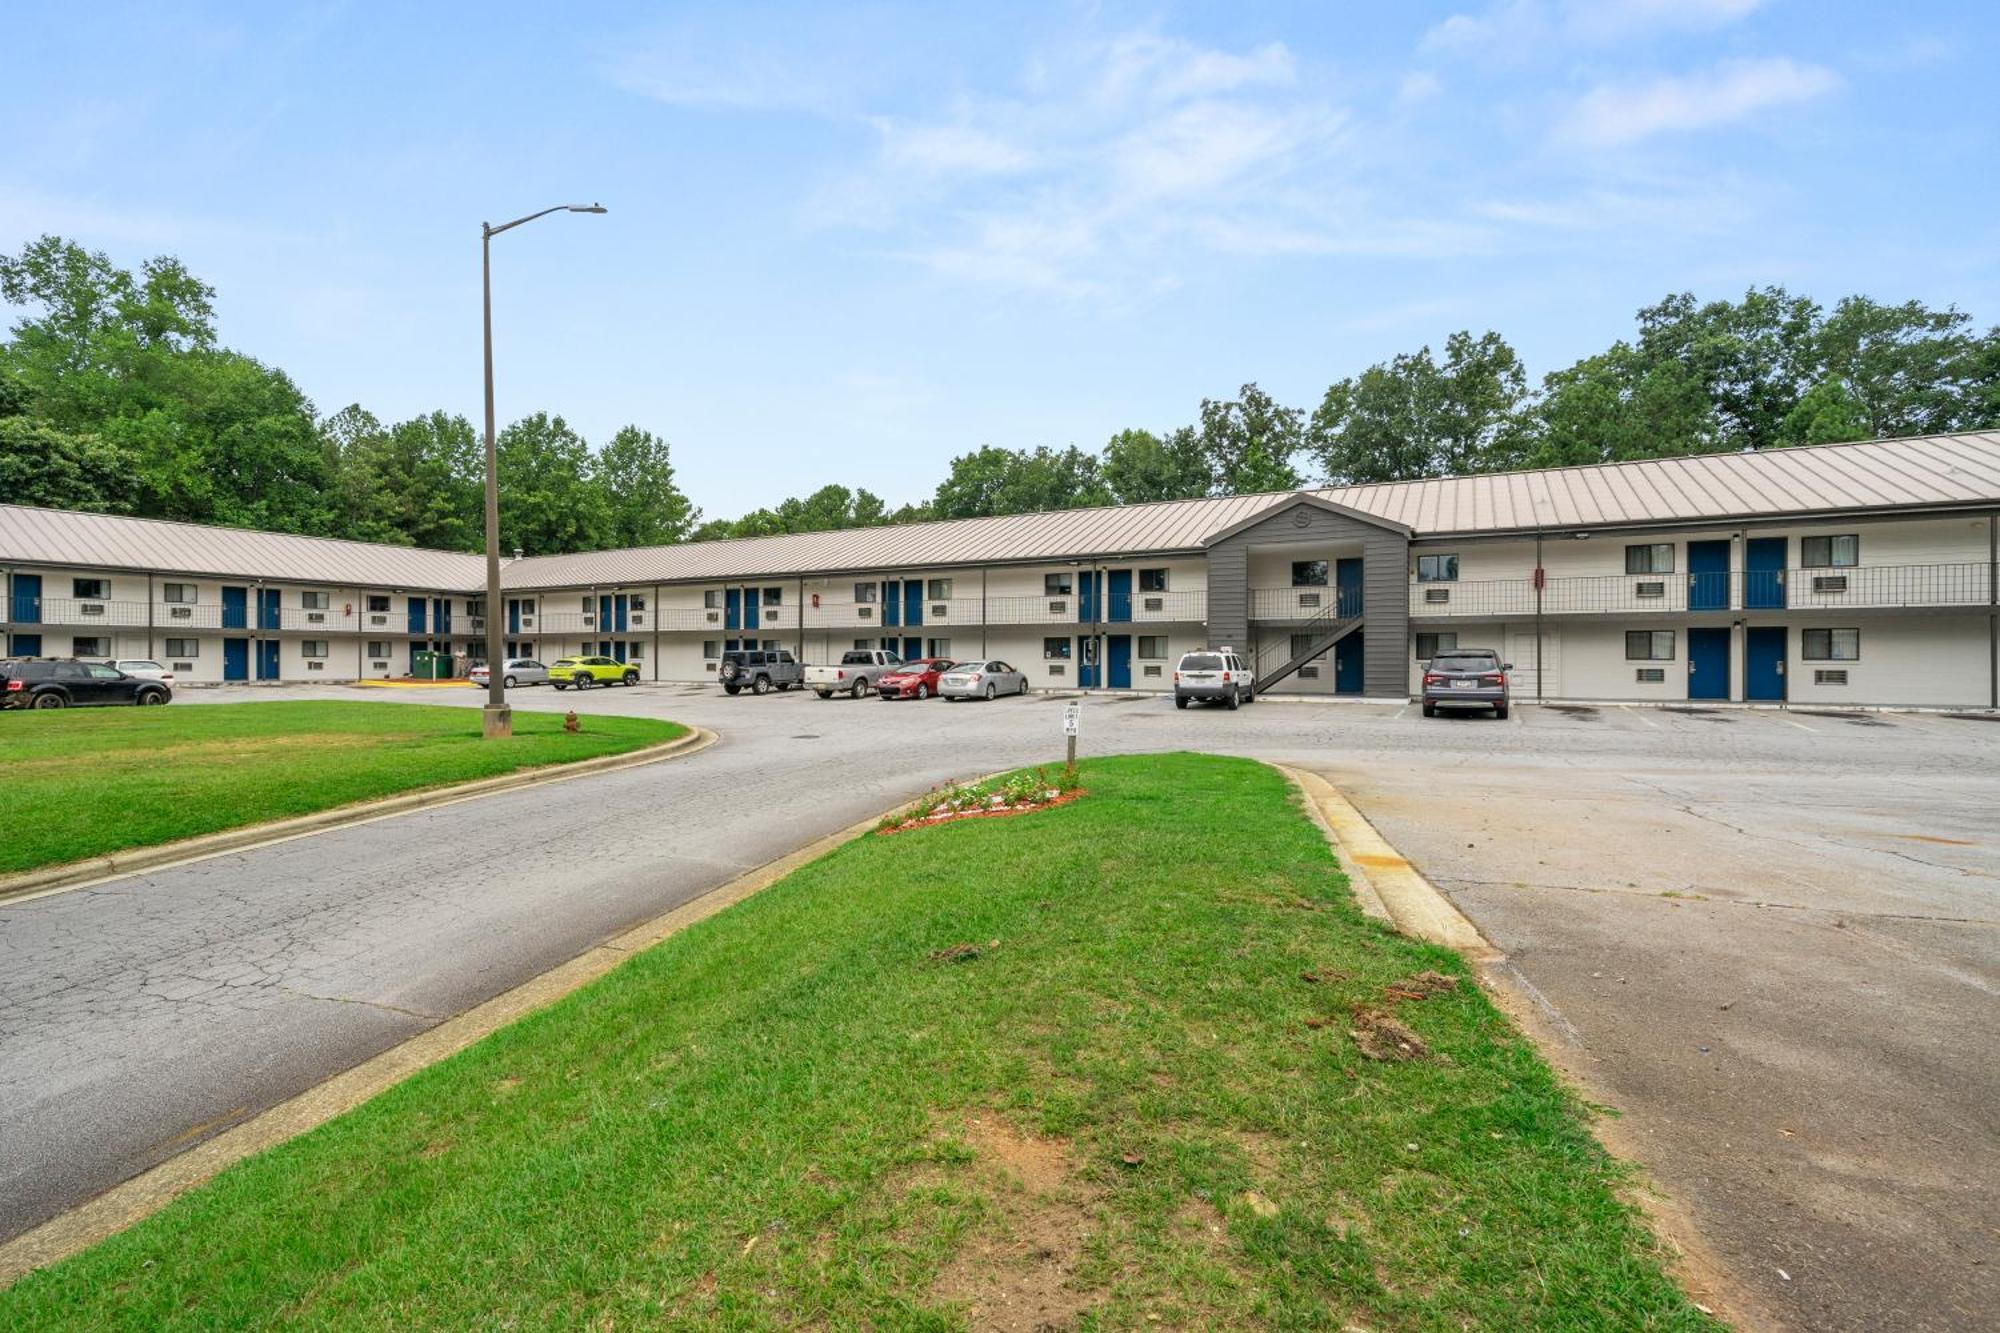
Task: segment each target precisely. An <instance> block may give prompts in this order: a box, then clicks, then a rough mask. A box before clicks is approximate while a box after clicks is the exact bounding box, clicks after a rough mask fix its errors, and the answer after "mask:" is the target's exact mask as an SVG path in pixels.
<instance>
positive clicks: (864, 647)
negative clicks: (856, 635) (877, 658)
mask: <svg viewBox="0 0 2000 1333" xmlns="http://www.w3.org/2000/svg"><path fill="white" fill-rule="evenodd" d="M854 651H856V652H858V653H872V652H874V651H875V640H873V639H856V640H855V641H854Z"/></svg>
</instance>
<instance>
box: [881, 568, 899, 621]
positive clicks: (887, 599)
mask: <svg viewBox="0 0 2000 1333" xmlns="http://www.w3.org/2000/svg"><path fill="white" fill-rule="evenodd" d="M882 623H883V624H885V625H900V624H902V623H903V585H902V584H900V583H898V582H896V581H895V580H893V579H891V580H890V581H889V582H887V583H884V584H883V585H882Z"/></svg>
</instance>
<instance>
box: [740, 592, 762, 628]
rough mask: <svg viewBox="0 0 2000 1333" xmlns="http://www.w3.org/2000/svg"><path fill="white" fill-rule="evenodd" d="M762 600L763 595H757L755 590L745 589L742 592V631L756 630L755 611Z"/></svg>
mask: <svg viewBox="0 0 2000 1333" xmlns="http://www.w3.org/2000/svg"><path fill="white" fill-rule="evenodd" d="M762 600H763V595H762V594H761V593H759V592H758V591H757V589H755V588H745V589H744V590H743V628H744V629H756V628H757V609H758V607H759V605H760V604H761V603H762Z"/></svg>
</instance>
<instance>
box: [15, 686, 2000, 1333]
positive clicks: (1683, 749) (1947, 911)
mask: <svg viewBox="0 0 2000 1333" xmlns="http://www.w3.org/2000/svg"><path fill="white" fill-rule="evenodd" d="M313 694H316V695H322V696H326V697H340V698H350V699H351V698H369V699H377V700H380V701H381V702H382V706H384V707H396V706H399V704H400V703H403V702H427V703H455V704H459V705H461V706H466V707H472V706H476V705H477V703H478V702H479V696H478V695H477V694H476V692H474V691H472V690H470V689H468V690H465V691H463V692H460V691H423V692H416V691H411V692H408V693H404V692H396V693H393V694H391V693H390V692H387V691H382V692H367V693H363V692H357V691H353V690H349V689H345V688H340V687H320V688H317V689H291V690H286V691H284V693H283V695H282V697H287V698H295V697H302V696H306V695H313ZM244 697H250V698H268V697H273V696H272V694H271V693H269V692H266V691H260V690H232V691H222V690H216V691H188V692H185V693H184V694H183V696H182V701H181V702H182V704H184V705H190V706H193V705H200V704H206V703H213V702H222V701H225V700H227V699H231V698H244ZM516 702H517V706H520V707H545V708H563V707H570V706H577V707H578V708H579V711H583V712H590V711H602V712H620V713H628V712H629V713H637V714H646V715H655V716H666V717H673V718H677V719H680V720H683V721H689V722H696V723H701V724H703V725H708V726H712V727H714V728H716V729H717V730H718V731H720V732H721V733H722V734H723V737H724V739H723V741H722V742H721V743H720V744H718V745H717V746H715V747H713V748H711V749H709V750H707V751H705V752H703V753H701V754H699V755H696V756H693V757H691V758H688V759H684V760H675V761H671V762H668V763H663V764H658V765H653V766H650V767H646V768H641V769H635V770H630V771H627V772H623V773H614V774H607V775H602V776H597V777H590V778H581V779H577V780H575V781H572V782H567V783H559V784H556V785H553V786H550V787H546V788H541V789H529V790H525V791H521V792H515V793H508V794H503V795H499V796H495V797H490V798H487V799H484V800H481V801H476V802H467V803H463V804H459V805H454V806H449V807H445V808H442V809H437V810H431V811H424V812H417V813H413V814H409V815H403V816H398V817H395V818H392V819H385V820H379V821H376V822H373V823H369V824H365V825H358V826H355V827H352V828H348V829H341V830H336V831H333V832H329V833H325V834H320V835H316V836H313V837H308V838H302V839H297V840H294V841H292V842H287V843H281V844H276V845H273V846H270V847H265V848H260V849H253V850H250V851H247V852H242V853H236V854H231V855H227V856H223V857H218V858H214V859H212V860H208V861H204V862H199V863H196V864H192V865H187V866H181V867H176V868H170V869H167V870H164V871H161V872H158V873H155V874H151V875H143V876H134V877H131V878H127V879H123V880H117V881H113V882H110V883H107V884H104V885H101V886H98V887H95V888H86V889H80V890H76V891H73V892H68V893H63V894H58V895H55V896H51V897H46V898H41V899H37V900H33V901H27V902H21V903H16V904H14V905H11V906H6V907H0V1236H7V1235H12V1234H15V1233H17V1232H18V1231H20V1230H23V1229H25V1228H26V1227H28V1226H31V1225H33V1224H34V1223H36V1222H38V1221H40V1220H42V1219H44V1218H46V1217H48V1216H51V1215H53V1214H54V1213H56V1212H58V1211H60V1210H61V1209H63V1208H65V1207H67V1206H70V1205H72V1204H74V1203H77V1202H80V1201H81V1200H83V1199H85V1198H88V1197H89V1196H90V1195H92V1194H94V1193H96V1192H97V1191H99V1190H101V1189H103V1188H105V1187H107V1186H109V1185H111V1184H114V1183H116V1182H117V1181H119V1180H122V1179H124V1178H126V1177H128V1176H130V1175H132V1174H134V1173H135V1172H137V1171H139V1170H143V1169H144V1168H145V1167H147V1166H149V1165H151V1164H153V1163H154V1162H157V1161H159V1160H161V1159H163V1158H164V1157H166V1156H169V1155H171V1154H173V1153H174V1152H176V1151H179V1150H180V1149H182V1148H184V1147H185V1146H187V1145H189V1144H191V1143H193V1142H196V1141H199V1140H200V1139H201V1138H203V1137H205V1136H207V1135H209V1134H212V1133H214V1132H216V1131H218V1130H220V1129H222V1128H224V1127H226V1126H228V1125H229V1124H232V1123H234V1122H236V1121H237V1120H240V1119H242V1118H244V1117H246V1116H248V1115H250V1114H253V1113H255V1112H256V1111H257V1110H259V1109H261V1108H263V1107H265V1106H268V1105H270V1104H271V1103H273V1102H275V1101H277V1100H280V1099H282V1098H284V1097H286V1096H288V1095H290V1094H291V1093H294V1092H296V1091H299V1090H300V1089H302V1088H305V1087H308V1086H310V1085H311V1084H313V1083H314V1082H316V1081H318V1080H319V1079H321V1078H323V1077H324V1076H326V1075H327V1074H329V1073H332V1072H334V1071H336V1070H339V1069H342V1068H345V1067H347V1066H349V1065H352V1064H354V1063H356V1062H358V1061H360V1060H362V1059H365V1058H367V1057H368V1056H370V1055H372V1054H374V1053H376V1052H378V1051H380V1050H382V1049H384V1048H386V1047H388V1046H390V1045H393V1044H395V1043H396V1042H399V1041H401V1040H403V1039H405V1038H407V1037H409V1036H411V1035H412V1034H414V1033H416V1032H418V1031H421V1030H423V1029H424V1028H426V1027H428V1026H430V1025H432V1024H434V1023H436V1022H438V1021H440V1020H441V1019H442V1018H444V1017H447V1016H449V1015H451V1014H453V1013H456V1012H459V1011H461V1010H463V1009H465V1008H467V1007H469V1006H471V1005H473V1004H475V1003H477V1002H479V1001H481V1000H483V999H485V998H487V997H489V996H491V995H493V994H495V993H497V992H499V991H501V990H504V989H506V988H508V987H510V986H512V985H515V984H517V983H518V982H520V981H523V980H525V979H526V978H528V977H530V976H532V975H534V974H536V973H538V972H540V971H542V970H544V969H546V968H547V967H549V966H551V965H553V964H555V963H557V962H560V961H562V960H564V959H566V958H569V957H571V956H573V955H575V954H576V953H579V952H581V951H582V950H583V949H585V948H587V947H589V946H590V945H592V944H594V943H596V942H597V941H599V940H602V939H604V938H606V937H607V936H610V935H612V934H614V933H616V932H617V931H618V930H620V929H622V928H623V927H625V926H627V925H630V924H632V923H634V922H636V921H639V920H643V919H645V918H647V917H650V916H652V915H655V914H657V913H658V912H660V911H663V910H665V909H666V908H668V907H671V906H673V905H675V904H677V903H679V902H682V901H685V900H687V899H689V898H691V897H694V896H697V895H699V894H700V893H702V892H703V891H705V890H706V889H708V888H711V887H713V886H715V885H717V884H720V883H722V882H724V881H726V880H728V879H729V878H731V877H732V876H734V875H736V874H738V873H740V872H741V871H743V870H746V869H749V868H752V867H754V866H756V865H759V864H762V863H763V862H766V861H768V860H771V859H772V858H774V857H776V856H779V855H782V854H783V853H785V852H787V851H789V850H791V849H792V848H794V847H797V846H799V845H801V844H802V843H804V842H806V841H809V840H811V839H812V838H815V837H817V836H820V835H822V834H824V833H827V832H831V831H833V830H835V829H838V828H841V827H843V826H845V825H847V824H849V823H852V822H854V821H855V820H857V819H861V818H864V817H866V816H868V815H870V814H873V813H875V812H877V811H879V810H881V809H883V808H884V807H886V806H888V805H891V804H893V803H895V802H897V801H899V800H901V799H904V798H906V797H909V796H911V795H914V794H916V793H918V792H920V791H921V790H922V789H924V788H925V787H927V786H929V785H931V784H932V783H934V782H937V781H939V780H942V779H944V778H947V777H953V776H969V775H972V774H976V773H980V772H985V771H989V770H992V769H996V768H1002V767H1007V766H1011V765H1014V764H1017V763H1024V762H1033V761H1038V760H1054V759H1057V758H1059V757H1060V754H1061V744H1062V742H1061V737H1060V735H1059V728H1058V714H1059V711H1060V708H1059V705H1058V703H1057V702H1056V701H1054V700H1050V699H1045V698H1032V699H1023V700H1002V701H999V702H997V703H994V704H964V705H952V704H945V703H943V702H940V701H932V702H929V703H924V704H916V703H898V704H885V703H881V702H879V701H874V700H868V701H863V702H859V703H856V702H852V701H846V700H833V701H827V702H821V701H820V700H817V699H814V698H812V697H810V696H808V695H799V694H793V695H783V696H772V697H767V698H752V697H748V696H744V697H740V698H737V699H727V698H723V697H721V696H720V695H719V694H718V693H716V692H713V691H708V690H698V689H692V688H686V687H673V686H658V687H652V686H645V687H640V688H637V689H633V690H629V691H628V690H604V691H599V692H597V693H595V694H592V695H589V696H584V697H583V698H578V697H577V696H574V695H563V696H557V695H553V694H550V693H547V692H543V691H527V692H524V693H523V694H521V695H520V696H519V697H518V698H517V701H516ZM177 706H180V705H177ZM15 720H16V721H21V720H24V719H15ZM0 721H4V719H0ZM1163 749H1200V750H1209V751H1216V752H1234V753H1244V754H1254V755H1258V756H1260V757H1266V758H1273V759H1279V760H1283V761H1286V762H1292V763H1298V764H1304V765H1308V766H1311V767H1315V768H1318V769H1320V770H1321V771H1323V772H1325V773H1327V774H1328V775H1329V776H1330V777H1332V778H1333V779H1334V780H1335V781H1336V782H1337V783H1339V784H1340V785H1341V786H1342V787H1343V788H1344V789H1345V790H1346V791H1347V792H1348V794H1349V795H1350V797H1351V798H1352V799H1354V801H1355V802H1356V804H1357V805H1359V806H1360V808H1361V809H1362V810H1363V812H1364V813H1366V814H1367V815H1368V816H1369V817H1370V818H1371V819H1372V820H1374V821H1375V822H1376V824H1377V825H1378V827H1380V828H1381V829H1382V831H1383V832H1384V833H1385V834H1386V835H1387V836H1388V837H1389V838H1390V839H1391V840H1392V841H1393V842H1395V843H1396V844H1397V845H1398V846H1399V847H1400V848H1401V849H1402V850H1403V851H1404V852H1405V853H1406V854H1407V855H1409V856H1410V857H1411V859H1412V860H1414V861H1415V862H1416V863H1417V864H1418V865H1419V866H1420V867H1421V868H1423V869H1425V870H1426V871H1427V872H1428V873H1429V874H1430V875H1431V876H1432V878H1433V879H1434V880H1436V881H1437V882H1438V883H1439V884H1440V886H1441V887H1443V888H1444V889H1445V890H1446V891H1447V892H1448V893H1450V894H1451V895H1452V896H1453V898H1454V899H1455V900H1456V901H1457V902H1458V903H1459V905H1460V906H1461V907H1462V908H1464V909H1465V910H1466V911H1467V912H1468V914H1469V915H1470V916H1471V917H1472V918H1473V919H1474V921H1475V922H1477V923H1478V924H1479V925H1480V927H1481V928H1482V929H1483V930H1484V931H1485V932H1486V933H1487V935H1488V936H1489V937H1490V938H1491V939H1493V941H1494V942H1495V943H1496V944H1497V945H1499V946H1500V947H1501V948H1502V949H1503V950H1505V951H1506V952H1507V953H1508V954H1509V955H1510V956H1511V958H1512V959H1513V961H1514V963H1515V965H1516V966H1517V967H1518V968H1519V969H1520V971H1521V973H1522V975H1523V976H1524V977H1525V978H1526V979H1527V981H1528V982H1529V983H1530V984H1531V985H1532V986H1533V987H1535V988H1536V989H1537V990H1538V991H1539V992H1540V993H1541V994H1542V995H1543V996H1545V997H1546V1001H1547V1004H1548V1006H1549V1013H1550V1015H1551V1023H1552V1026H1553V1027H1554V1029H1555V1030H1556V1031H1557V1032H1559V1033H1564V1034H1567V1041H1568V1045H1569V1047H1570V1048H1571V1049H1569V1050H1568V1051H1567V1052H1566V1053H1565V1054H1566V1057H1567V1063H1569V1064H1570V1065H1571V1066H1572V1067H1574V1068H1576V1069H1578V1071H1579V1072H1580V1073H1582V1074H1583V1075H1584V1076H1585V1077H1587V1078H1589V1079H1590V1080H1591V1082H1592V1083H1593V1085H1594V1086H1595V1087H1596V1088H1597V1089H1598V1090H1599V1091H1600V1093H1601V1095H1603V1096H1605V1097H1606V1099H1607V1100H1609V1101H1610V1102H1611V1103H1612V1104H1613V1105H1615V1106H1616V1107H1617V1108H1618V1109H1619V1111H1620V1112H1621V1116H1620V1118H1619V1119H1618V1120H1617V1121H1616V1122H1614V1125H1613V1127H1612V1132H1613V1137H1614V1139H1615V1141H1616V1142H1617V1143H1618V1144H1619V1147H1620V1148H1621V1150H1623V1151H1626V1152H1628V1153H1630V1154H1631V1155H1632V1156H1634V1157H1636V1158H1637V1159H1638V1160H1640V1161H1641V1162H1642V1163H1643V1164H1644V1165H1645V1166H1647V1167H1648V1168H1649V1169H1650V1170H1651V1171H1652V1172H1653V1174H1654V1175H1655V1177H1656V1178H1657V1179H1658V1180H1659V1181H1660V1182H1661V1183H1662V1184H1663V1185H1664V1186H1665V1187H1666V1189H1667V1190H1668V1191H1669V1192H1670V1193H1671V1194H1672V1195H1674V1196H1675V1197H1676V1198H1678V1199H1680V1200H1681V1201H1683V1202H1684V1203H1685V1204H1686V1206H1687V1208H1688V1210H1689V1212H1690V1214H1691V1215H1692V1217H1693V1219H1694V1221H1695V1223H1696V1224H1697V1225H1698V1227H1699V1229H1700V1231H1701V1233H1702V1235H1703V1237H1704V1238H1705V1239H1706V1241H1707V1242H1708V1243H1709V1244H1710V1245H1711V1246H1712V1247H1713V1249H1714V1250H1715V1252H1716V1253H1717V1254H1718V1255H1719V1256H1720V1258H1721V1259H1722V1260H1723V1262H1724V1264H1725V1267H1726V1269H1727V1272H1728V1275H1729V1277H1730V1278H1731V1279H1733V1281H1734V1283H1735V1284H1736V1286H1737V1288H1738V1292H1739V1295H1740V1297H1741V1299H1742V1300H1743V1301H1744V1308H1745V1309H1746V1310H1747V1311H1748V1312H1750V1313H1752V1314H1753V1315H1755V1316H1757V1317H1759V1318H1760V1319H1762V1320H1765V1321H1769V1322H1772V1323H1784V1324H1791V1325H1793V1326H1796V1327H1801V1328H1804V1327H1813V1328H1835V1327H1854V1328H1863V1327H1899V1328H1911V1329H1915V1328H1971V1327H1975V1326H1980V1325H1981V1322H1982V1318H1981V1317H1982V1314H1983V1312H1985V1311H1990V1310H1991V1309H1993V1308H1996V1292H1995V1281H1996V1269H2000V1244H1996V1237H2000V1212H1996V1205H1995V1200H1994V1189H1993V1184H1992V1182H1993V1181H1995V1180H2000V1134H1996V1128H2000V1121H1996V1113H1995V1110H1994V1107H1995V1106H1996V1105H2000V1097H1996V1096H1995V1094H1996V1092H2000V1006H1996V1004H1995V988H1996V982H2000V932H1996V930H1995V927H1996V925H2000V904H1996V899H1995V894H1996V890H2000V814H1996V812H2000V723H1991V722H1980V721H1974V720H1961V719H1954V718H1949V717H1942V716H1935V715H1888V716H1876V715H1868V716H1855V717H1840V716H1827V715H1817V714H1804V713H1797V714H1773V713H1743V712H1727V711H1698V710H1697V711H1687V712H1678V713H1668V712H1660V711H1655V710H1639V709H1621V708H1615V707H1614V708H1605V709H1601V710H1568V711H1565V710H1556V709H1536V708H1521V709H1517V710H1516V713H1515V716H1514V718H1513V719H1512V720H1511V721H1509V722H1506V723H1497V722H1493V721H1490V720H1486V719H1455V720H1446V719H1440V720H1437V721H1433V722H1426V721H1424V720H1423V719H1421V718H1419V717H1418V716H1417V715H1416V713H1415V711H1414V710H1407V709H1399V708H1395V707H1382V706H1375V705H1353V704H1335V703H1310V704H1307V703H1290V702H1279V701H1267V702H1265V703H1263V704H1260V705H1258V706H1256V707H1253V708H1249V709H1244V710H1239V711H1238V712H1236V713H1233V714H1232V713H1227V712H1223V711H1220V710H1214V711H1208V710H1191V711H1189V712H1187V713H1177V712H1176V711H1175V710H1174V709H1173V708H1172V706H1171V705H1170V704H1167V703H1165V702H1162V701H1160V700H1158V699H1151V698H1133V699H1126V700H1111V699H1094V700H1092V701H1090V702H1088V703H1087V704H1086V705H1085V716H1084V737H1083V750H1084V753H1086V754H1093V753H1110V752H1142V751H1149V750H1163ZM302 762H311V758H310V756H302Z"/></svg>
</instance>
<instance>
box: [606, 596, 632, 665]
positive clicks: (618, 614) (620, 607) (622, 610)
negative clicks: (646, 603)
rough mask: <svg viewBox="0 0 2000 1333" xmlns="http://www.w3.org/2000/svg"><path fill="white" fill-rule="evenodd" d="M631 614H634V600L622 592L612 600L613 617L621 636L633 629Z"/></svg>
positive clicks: (621, 659)
mask: <svg viewBox="0 0 2000 1333" xmlns="http://www.w3.org/2000/svg"><path fill="white" fill-rule="evenodd" d="M631 612H632V599H631V597H629V596H627V595H626V594H625V593H622V592H621V593H619V594H618V595H617V596H616V597H614V598H612V599H611V616H612V619H614V620H616V621H617V622H618V632H619V633H620V634H623V633H624V632H625V631H626V630H628V629H630V628H632V626H631V624H630V620H631ZM619 660H620V661H623V660H624V659H623V658H620V659H619Z"/></svg>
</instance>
